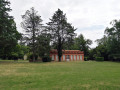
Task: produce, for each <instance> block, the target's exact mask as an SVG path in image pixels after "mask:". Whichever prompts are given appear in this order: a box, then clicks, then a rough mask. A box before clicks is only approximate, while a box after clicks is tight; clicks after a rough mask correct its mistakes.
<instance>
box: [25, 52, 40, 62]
mask: <svg viewBox="0 0 120 90" xmlns="http://www.w3.org/2000/svg"><path fill="white" fill-rule="evenodd" d="M27 56H28V58H27V59H28V60H29V62H33V54H32V53H29V54H28V55H27ZM37 58H38V55H35V61H37Z"/></svg>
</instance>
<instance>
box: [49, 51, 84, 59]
mask: <svg viewBox="0 0 120 90" xmlns="http://www.w3.org/2000/svg"><path fill="white" fill-rule="evenodd" d="M62 51H63V55H62V57H61V61H84V52H83V51H80V50H62ZM50 57H51V58H52V60H53V61H59V58H58V53H57V50H51V51H50Z"/></svg>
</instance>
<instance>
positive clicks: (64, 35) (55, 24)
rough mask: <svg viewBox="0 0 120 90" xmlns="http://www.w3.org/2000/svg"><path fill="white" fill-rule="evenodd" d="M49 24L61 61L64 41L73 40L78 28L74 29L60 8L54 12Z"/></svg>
mask: <svg viewBox="0 0 120 90" xmlns="http://www.w3.org/2000/svg"><path fill="white" fill-rule="evenodd" d="M47 25H48V30H49V31H50V34H51V40H52V43H53V44H55V45H56V47H57V51H58V56H59V61H61V56H62V49H63V47H64V43H65V42H67V41H69V40H70V41H72V40H73V38H74V36H75V33H74V31H75V30H76V29H74V27H73V26H72V25H71V24H70V23H68V22H67V18H66V15H65V14H63V11H61V10H60V9H58V10H57V11H56V12H55V13H54V15H53V16H52V19H50V22H49V23H47Z"/></svg>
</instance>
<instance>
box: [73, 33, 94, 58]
mask: <svg viewBox="0 0 120 90" xmlns="http://www.w3.org/2000/svg"><path fill="white" fill-rule="evenodd" d="M91 44H92V41H91V40H90V39H85V38H84V36H83V35H82V34H80V35H79V36H78V37H77V38H75V41H74V44H73V46H72V49H76V50H81V51H84V54H85V56H87V55H88V53H89V49H90V47H89V45H91Z"/></svg>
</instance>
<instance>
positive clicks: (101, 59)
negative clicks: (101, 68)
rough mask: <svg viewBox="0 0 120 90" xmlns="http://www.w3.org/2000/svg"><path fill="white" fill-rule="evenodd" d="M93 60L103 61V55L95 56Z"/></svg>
mask: <svg viewBox="0 0 120 90" xmlns="http://www.w3.org/2000/svg"><path fill="white" fill-rule="evenodd" d="M95 60H96V61H104V57H96V58H95Z"/></svg>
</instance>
